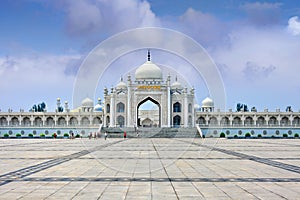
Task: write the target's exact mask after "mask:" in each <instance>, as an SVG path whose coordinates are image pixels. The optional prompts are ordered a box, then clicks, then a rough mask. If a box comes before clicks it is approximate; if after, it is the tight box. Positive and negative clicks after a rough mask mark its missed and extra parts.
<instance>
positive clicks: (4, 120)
mask: <svg viewBox="0 0 300 200" xmlns="http://www.w3.org/2000/svg"><path fill="white" fill-rule="evenodd" d="M0 125H1V126H7V125H8V121H7V119H6V118H5V117H1V119H0Z"/></svg>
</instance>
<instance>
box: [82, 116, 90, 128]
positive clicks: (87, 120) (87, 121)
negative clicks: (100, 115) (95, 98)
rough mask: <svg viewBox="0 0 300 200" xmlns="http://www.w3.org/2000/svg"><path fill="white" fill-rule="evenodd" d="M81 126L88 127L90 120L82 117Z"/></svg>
mask: <svg viewBox="0 0 300 200" xmlns="http://www.w3.org/2000/svg"><path fill="white" fill-rule="evenodd" d="M81 125H83V126H86V125H90V120H89V118H87V117H83V118H82V119H81Z"/></svg>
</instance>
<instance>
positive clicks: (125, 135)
mask: <svg viewBox="0 0 300 200" xmlns="http://www.w3.org/2000/svg"><path fill="white" fill-rule="evenodd" d="M126 137H127V134H126V131H124V139H126Z"/></svg>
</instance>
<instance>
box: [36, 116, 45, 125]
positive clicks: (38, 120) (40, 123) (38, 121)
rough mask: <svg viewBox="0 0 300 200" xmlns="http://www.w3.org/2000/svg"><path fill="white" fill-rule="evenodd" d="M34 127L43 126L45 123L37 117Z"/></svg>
mask: <svg viewBox="0 0 300 200" xmlns="http://www.w3.org/2000/svg"><path fill="white" fill-rule="evenodd" d="M34 125H35V126H43V121H42V119H41V118H40V117H37V118H35V119H34Z"/></svg>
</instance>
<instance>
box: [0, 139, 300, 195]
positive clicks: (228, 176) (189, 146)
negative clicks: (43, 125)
mask: <svg viewBox="0 0 300 200" xmlns="http://www.w3.org/2000/svg"><path fill="white" fill-rule="evenodd" d="M0 147H1V148H0V160H1V162H0V199H30V200H33V199H300V190H299V188H300V153H299V152H300V151H299V150H300V143H299V139H288V140H287V139H273V140H272V139H255V140H254V139H251V140H250V139H248V140H247V139H234V140H230V139H211V138H209V139H198V138H197V139H183V138H178V139H167V138H157V139H154V138H152V139H151V138H140V139H125V140H124V139H121V138H120V139H117V138H116V139H109V140H106V141H105V140H104V139H96V140H94V139H92V140H89V139H74V140H69V139H26V140H24V139H23V140H22V139H5V140H0Z"/></svg>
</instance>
